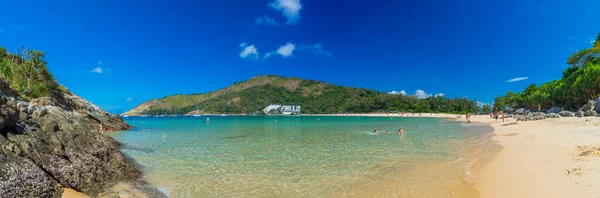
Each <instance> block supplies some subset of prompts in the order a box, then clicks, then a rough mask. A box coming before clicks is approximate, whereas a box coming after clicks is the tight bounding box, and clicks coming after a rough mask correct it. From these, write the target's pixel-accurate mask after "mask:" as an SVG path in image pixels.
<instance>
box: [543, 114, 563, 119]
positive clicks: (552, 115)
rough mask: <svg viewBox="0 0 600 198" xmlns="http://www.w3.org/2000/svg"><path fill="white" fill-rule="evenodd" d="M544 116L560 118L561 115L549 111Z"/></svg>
mask: <svg viewBox="0 0 600 198" xmlns="http://www.w3.org/2000/svg"><path fill="white" fill-rule="evenodd" d="M546 118H561V116H560V115H558V114H556V113H549V114H546Z"/></svg>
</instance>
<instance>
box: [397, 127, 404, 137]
mask: <svg viewBox="0 0 600 198" xmlns="http://www.w3.org/2000/svg"><path fill="white" fill-rule="evenodd" d="M398 135H404V129H403V128H402V127H400V129H399V130H398Z"/></svg>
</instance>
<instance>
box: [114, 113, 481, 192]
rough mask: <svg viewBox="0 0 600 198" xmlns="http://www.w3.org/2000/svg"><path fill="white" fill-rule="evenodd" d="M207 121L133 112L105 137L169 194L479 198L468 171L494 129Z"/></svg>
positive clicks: (427, 123)
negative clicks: (125, 127) (122, 127)
mask: <svg viewBox="0 0 600 198" xmlns="http://www.w3.org/2000/svg"><path fill="white" fill-rule="evenodd" d="M205 119H206V117H159V118H155V117H145V118H140V117H130V118H126V121H127V122H128V123H129V124H131V125H134V126H136V127H137V128H135V129H133V130H130V131H125V132H116V133H114V134H112V136H113V137H114V138H116V139H117V140H118V141H119V142H122V143H124V144H125V146H124V147H122V151H123V152H124V153H125V154H126V155H127V156H129V157H131V158H132V159H133V160H134V161H135V163H136V165H137V166H139V167H140V168H141V169H142V171H143V172H144V177H145V178H146V179H147V180H148V181H149V182H151V183H153V184H155V185H156V186H158V187H159V188H161V189H163V190H165V191H166V192H167V193H168V194H169V196H170V197H477V196H478V195H477V192H476V190H474V189H473V188H472V178H471V175H470V170H469V167H470V165H471V164H472V162H474V161H475V160H476V156H477V155H479V154H480V153H481V150H482V149H481V147H482V145H484V144H486V143H489V135H490V134H491V133H490V131H491V130H490V129H489V128H488V127H484V126H465V125H464V124H461V123H460V122H450V121H445V120H443V119H435V118H373V117H302V116H295V117H292V116H259V117H233V116H228V117H210V122H209V123H205ZM400 127H403V128H404V129H405V130H406V135H405V136H400V135H398V132H397V131H398V129H399V128H400ZM374 129H377V131H379V132H378V134H376V135H373V134H370V133H369V132H371V131H373V130H374ZM386 130H389V132H390V133H389V134H385V131H386Z"/></svg>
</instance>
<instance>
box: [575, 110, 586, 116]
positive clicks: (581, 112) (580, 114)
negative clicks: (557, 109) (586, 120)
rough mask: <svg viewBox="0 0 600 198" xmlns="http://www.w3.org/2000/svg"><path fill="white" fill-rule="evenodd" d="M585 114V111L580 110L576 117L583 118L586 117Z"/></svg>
mask: <svg viewBox="0 0 600 198" xmlns="http://www.w3.org/2000/svg"><path fill="white" fill-rule="evenodd" d="M583 114H584V113H583V111H582V110H579V111H577V112H575V116H576V117H583V116H584V115H583Z"/></svg>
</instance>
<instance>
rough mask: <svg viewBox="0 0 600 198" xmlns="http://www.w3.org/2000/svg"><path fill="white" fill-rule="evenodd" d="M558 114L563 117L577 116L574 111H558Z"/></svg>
mask: <svg viewBox="0 0 600 198" xmlns="http://www.w3.org/2000/svg"><path fill="white" fill-rule="evenodd" d="M558 115H560V116H562V117H573V116H575V114H574V113H573V112H570V111H561V112H559V113H558Z"/></svg>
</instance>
